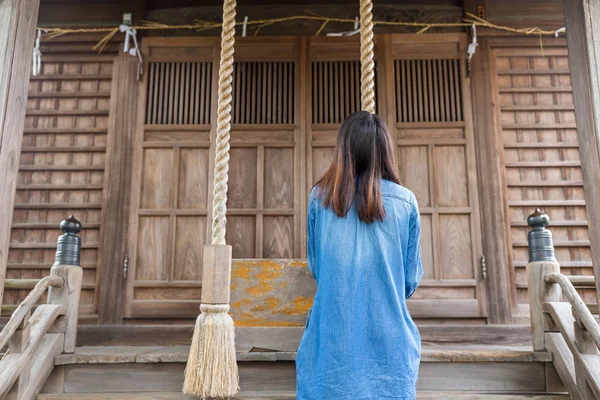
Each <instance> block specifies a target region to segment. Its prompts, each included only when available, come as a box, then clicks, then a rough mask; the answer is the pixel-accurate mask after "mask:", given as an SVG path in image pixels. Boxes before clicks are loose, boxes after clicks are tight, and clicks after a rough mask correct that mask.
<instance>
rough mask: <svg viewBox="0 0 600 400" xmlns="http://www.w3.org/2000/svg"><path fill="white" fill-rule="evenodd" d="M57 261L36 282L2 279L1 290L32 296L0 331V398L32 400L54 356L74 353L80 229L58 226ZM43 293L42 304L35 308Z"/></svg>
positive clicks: (71, 221) (71, 220) (71, 225)
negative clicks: (3, 283)
mask: <svg viewBox="0 0 600 400" xmlns="http://www.w3.org/2000/svg"><path fill="white" fill-rule="evenodd" d="M60 227H61V230H62V231H63V235H61V236H60V237H59V238H58V245H57V249H56V261H55V263H54V265H53V266H52V268H51V269H50V275H49V276H46V277H45V278H42V279H40V280H33V279H7V280H6V281H5V289H29V288H32V290H31V292H30V293H29V294H28V295H27V297H25V299H24V300H23V301H22V302H21V303H20V304H19V306H18V307H17V308H16V309H15V310H14V312H13V313H12V315H11V317H10V319H9V320H8V323H7V324H6V325H5V326H4V329H2V331H1V332H0V354H1V353H2V352H3V349H6V346H7V345H8V349H7V350H6V351H5V353H4V355H3V356H1V358H0V399H11V400H13V399H15V400H33V399H35V398H36V396H37V394H38V393H39V391H40V389H41V388H42V386H43V384H44V382H45V381H46V379H47V378H48V376H49V375H50V373H51V372H52V369H53V368H54V357H56V356H57V355H59V354H63V353H73V352H74V351H75V341H76V335H77V312H78V309H79V297H80V293H81V282H82V278H83V270H82V269H81V266H80V265H79V264H80V262H79V259H80V256H79V254H80V250H81V240H80V238H79V237H78V236H77V232H79V230H80V229H81V224H80V223H79V222H78V221H77V220H76V219H75V218H73V217H70V218H69V219H66V220H65V221H63V222H62V223H61V225H60ZM46 290H47V291H48V297H47V300H46V303H44V304H39V305H38V303H39V302H40V300H41V299H42V297H43V295H44V294H45V293H46Z"/></svg>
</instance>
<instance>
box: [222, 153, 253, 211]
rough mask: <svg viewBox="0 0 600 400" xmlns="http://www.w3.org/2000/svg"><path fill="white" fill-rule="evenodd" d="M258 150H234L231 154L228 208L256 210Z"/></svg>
mask: <svg viewBox="0 0 600 400" xmlns="http://www.w3.org/2000/svg"><path fill="white" fill-rule="evenodd" d="M257 153H258V150H257V149H256V148H233V149H231V150H230V153H229V157H230V158H229V182H228V186H229V188H228V192H227V207H228V208H232V209H233V208H236V209H238V208H239V209H242V208H256V204H257V199H256V197H257V191H256V185H257V183H256V181H257V178H256V176H257V166H256V164H257Z"/></svg>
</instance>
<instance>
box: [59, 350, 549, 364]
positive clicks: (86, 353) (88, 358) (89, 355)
mask: <svg viewBox="0 0 600 400" xmlns="http://www.w3.org/2000/svg"><path fill="white" fill-rule="evenodd" d="M188 353H189V346H82V347H77V349H76V350H75V353H74V354H64V355H60V356H58V357H56V360H55V365H70V364H125V363H142V364H146V363H160V362H168V363H185V362H187V357H188ZM421 353H422V362H424V363H444V362H445V363H447V362H466V363H469V362H479V363H483V362H518V363H523V362H551V361H552V357H551V355H550V353H547V352H541V351H533V349H532V348H531V346H491V345H485V346H482V345H463V346H457V345H453V346H423V348H422V350H421ZM237 359H238V361H294V360H295V359H296V353H295V352H281V351H267V352H253V351H252V352H238V353H237Z"/></svg>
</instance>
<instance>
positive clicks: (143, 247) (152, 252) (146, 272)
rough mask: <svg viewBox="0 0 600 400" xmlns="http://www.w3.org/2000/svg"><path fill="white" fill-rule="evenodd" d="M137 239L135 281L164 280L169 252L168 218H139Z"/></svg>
mask: <svg viewBox="0 0 600 400" xmlns="http://www.w3.org/2000/svg"><path fill="white" fill-rule="evenodd" d="M137 237H138V246H137V248H138V254H137V264H136V268H135V278H136V280H140V281H162V280H165V279H166V278H167V270H166V267H167V260H168V250H169V248H168V244H169V217H145V216H144V217H140V219H139V232H138V235H137Z"/></svg>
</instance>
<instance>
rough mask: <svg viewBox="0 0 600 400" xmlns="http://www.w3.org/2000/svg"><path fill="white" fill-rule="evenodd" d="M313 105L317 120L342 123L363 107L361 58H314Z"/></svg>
mask: <svg viewBox="0 0 600 400" xmlns="http://www.w3.org/2000/svg"><path fill="white" fill-rule="evenodd" d="M375 93H377V85H375ZM312 105H313V109H312V114H313V115H312V122H313V124H339V123H341V122H342V121H344V119H345V118H346V117H347V116H348V115H350V114H352V113H353V112H355V111H358V110H360V62H359V61H321V62H313V63H312Z"/></svg>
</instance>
